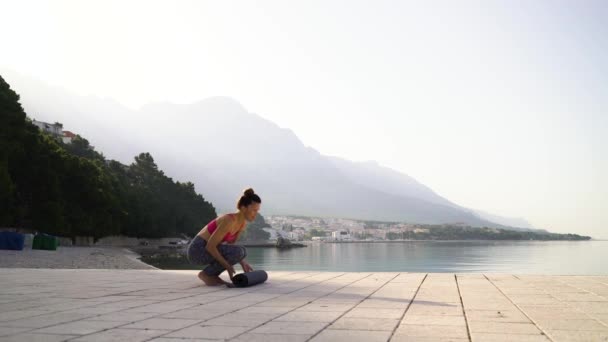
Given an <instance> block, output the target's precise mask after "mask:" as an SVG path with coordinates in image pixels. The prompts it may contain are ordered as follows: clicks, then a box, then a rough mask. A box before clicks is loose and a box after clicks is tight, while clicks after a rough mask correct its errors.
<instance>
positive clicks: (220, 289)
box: [0, 270, 320, 341]
mask: <svg viewBox="0 0 608 342" xmlns="http://www.w3.org/2000/svg"><path fill="white" fill-rule="evenodd" d="M136 271H139V270H136ZM144 271H154V270H144ZM295 273H296V272H292V273H289V274H295ZM317 274H320V273H314V274H312V275H309V276H306V277H300V278H297V279H294V280H292V281H296V280H300V279H306V278H308V277H312V276H315V275H317ZM292 281H287V282H285V283H283V284H288V283H290V282H292ZM283 284H281V286H282V285H283ZM199 286H200V285H199ZM222 290H225V289H224V288H223V287H220V286H218V289H217V290H215V291H209V292H205V293H204V294H209V293H215V292H219V291H222ZM258 290H261V289H258ZM136 291H138V290H136ZM255 291H256V290H255V289H254V290H252V291H248V292H244V293H242V294H240V295H237V296H235V297H239V296H242V295H245V294H248V293H251V292H255ZM128 292H134V291H128ZM128 292H123V293H128ZM116 295H118V294H112V295H108V296H116ZM199 295H201V294H200V293H199V294H192V295H191V296H188V297H194V296H199ZM188 297H184V298H188ZM180 299H183V298H180ZM222 299H223V298H220V299H217V300H214V301H211V302H207V303H204V304H209V303H215V302H216V301H218V300H222ZM162 302H163V301H162V300H161V301H159V302H156V303H147V304H142V305H137V306H133V307H130V308H124V309H120V310H118V311H114V312H108V313H113V314H115V313H119V312H122V311H125V310H130V309H135V308H139V307H142V306H146V305H150V304H159V303H162ZM108 303H113V302H108ZM204 304H195V305H193V306H189V307H184V308H180V309H177V310H175V311H180V310H184V309H190V308H193V307H196V306H201V305H204ZM81 308H84V306H83V307H81ZM75 309H79V308H71V309H66V310H59V311H54V312H50V313H51V314H55V313H61V312H65V311H71V310H75ZM175 311H170V312H165V313H159V314H158V315H155V316H151V317H147V318H144V319H141V320H136V321H133V322H128V323H125V324H123V325H118V326H116V327H114V328H111V329H115V328H120V327H123V326H125V325H129V324H132V323H136V322H140V321H144V320H146V319H150V318H155V317H157V316H161V315H165V314H168V313H171V312H175ZM47 314H49V313H44V314H41V315H36V316H31V317H38V316H43V315H47ZM101 315H104V314H95V315H93V316H89V317H82V318H79V319H75V320H73V321H66V322H61V323H57V324H51V325H48V326H41V327H36V328H33V329H31V330H26V331H21V332H18V333H14V334H9V335H6V336H12V335H18V334H23V333H30V332H33V331H35V330H39V329H45V328H50V327H54V326H57V325H62V324H67V323H74V322H79V321H84V320H91V318H93V317H97V316H101ZM27 318H30V317H27ZM19 319H21V318H18V319H15V320H19ZM15 320H11V321H15ZM93 320H94V319H93ZM7 322H8V321H7ZM2 323H3V322H0V325H1V324H2ZM199 323H200V322H199ZM196 324H198V323H196ZM196 324H193V325H196ZM25 328H27V327H25ZM180 329H183V328H180ZM106 330H110V329H103V330H100V331H96V332H94V333H90V334H83V335H79V336H77V337H74V338H81V337H83V336H87V335H92V334H96V333H99V332H101V331H106ZM177 330H179V329H177ZM171 332H173V330H172V331H171ZM157 337H158V336H157ZM157 337H154V338H157ZM74 338H72V339H74ZM69 340H71V339H68V340H66V341H69Z"/></svg>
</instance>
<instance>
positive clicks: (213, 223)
mask: <svg viewBox="0 0 608 342" xmlns="http://www.w3.org/2000/svg"><path fill="white" fill-rule="evenodd" d="M227 215H228V216H230V217H231V218H232V219H233V220H234V214H227ZM241 228H243V227H241ZM216 229H217V219H214V220H213V221H211V222H209V224H208V225H207V231H208V232H209V234H213V232H214V231H215V230H216ZM237 235H238V233H236V234H232V233H226V235H224V239H223V240H222V241H223V242H224V241H225V242H234V241H236V236H237Z"/></svg>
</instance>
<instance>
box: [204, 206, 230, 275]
mask: <svg viewBox="0 0 608 342" xmlns="http://www.w3.org/2000/svg"><path fill="white" fill-rule="evenodd" d="M216 222H217V228H216V229H215V231H214V232H213V234H211V236H210V237H209V241H207V247H205V249H206V250H207V252H209V254H211V256H212V257H213V258H214V259H215V260H217V262H219V263H220V265H222V266H223V267H224V268H225V269H226V270H227V271H228V274H229V275H230V278H232V275H233V274H234V268H233V267H232V265H230V264H229V263H228V262H227V261H226V259H224V257H223V256H222V254H221V253H220V251H219V250H218V249H217V246H218V245H219V244H220V243H222V240H223V239H224V236H225V235H226V233H228V231H229V230H230V222H228V220H226V217H225V216H224V217H220V218H219V219H217V221H216Z"/></svg>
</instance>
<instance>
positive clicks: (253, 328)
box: [227, 273, 374, 341]
mask: <svg viewBox="0 0 608 342" xmlns="http://www.w3.org/2000/svg"><path fill="white" fill-rule="evenodd" d="M346 274H349V273H342V274H340V275H339V276H336V277H333V278H330V279H326V280H323V281H321V282H319V283H315V284H311V285H309V286H305V287H303V288H301V289H305V288H307V287H310V286H314V285H318V284H321V283H324V282H326V281H329V280H333V279H336V278H339V277H341V276H343V275H346ZM373 274H374V273H370V274H368V275H366V276H365V277H363V278H359V279H357V280H353V281H352V282H350V283H348V284H347V285H344V286H342V287H340V288H338V289H336V290H334V291H332V292H330V293H328V294H325V295H322V296H319V297H317V298H315V299H313V300H311V301H309V302H307V303H305V304H302V305H300V306H297V307H295V308H293V309H292V310H289V311H287V312H285V313H283V314H281V315H279V316H277V317H275V318H273V319H271V320H270V321H268V322H272V321H273V320H275V319H277V318H279V317H283V316H285V315H287V314H288V313H290V312H293V311H296V310H297V309H299V308H301V307H303V306H306V305H308V304H310V303H312V302H314V301H315V300H317V299H319V298H323V297H327V296H329V295H330V294H333V293H335V292H337V291H339V290H341V289H343V288H345V287H347V286H350V285H352V284H354V283H356V282H358V281H361V280H363V279H366V278H368V277H371V276H372V275H373ZM301 289H298V290H296V291H299V290H301ZM296 291H293V292H296ZM293 292H289V293H293ZM268 322H264V323H262V324H260V325H257V326H254V327H252V328H251V329H249V330H246V331H243V332H242V333H240V334H238V335H236V336H234V337H232V338H229V339H227V340H228V341H229V340H233V339H235V338H238V337H239V336H241V335H244V334H246V333H248V332H249V331H253V330H255V329H257V328H259V327H261V326H263V325H265V324H266V323H268ZM326 326H327V325H326ZM323 329H325V328H323Z"/></svg>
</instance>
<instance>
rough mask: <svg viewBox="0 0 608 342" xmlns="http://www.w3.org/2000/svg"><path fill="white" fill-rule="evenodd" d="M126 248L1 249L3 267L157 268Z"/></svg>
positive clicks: (0, 261) (0, 259)
mask: <svg viewBox="0 0 608 342" xmlns="http://www.w3.org/2000/svg"><path fill="white" fill-rule="evenodd" d="M138 257H139V255H138V254H137V253H135V252H133V251H131V250H129V249H127V248H123V247H59V248H57V250H56V251H46V250H37V249H31V248H29V249H28V248H25V249H23V250H21V251H12V250H0V268H72V269H77V268H89V269H144V270H145V269H156V268H155V267H153V266H150V265H148V264H146V263H144V262H142V261H139V260H138V259H137V258H138Z"/></svg>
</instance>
